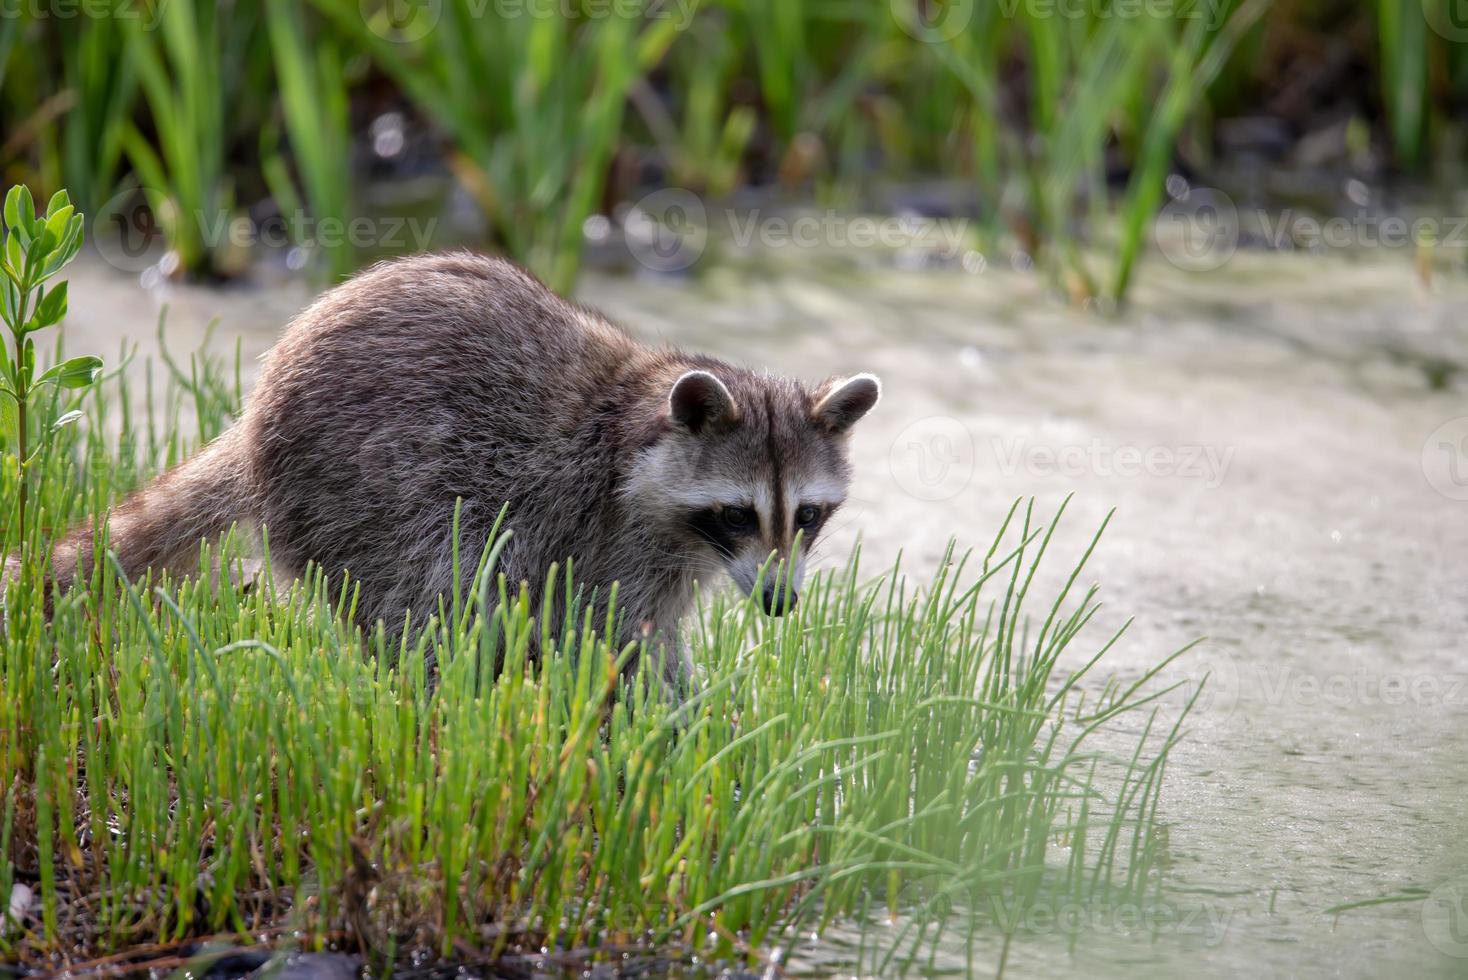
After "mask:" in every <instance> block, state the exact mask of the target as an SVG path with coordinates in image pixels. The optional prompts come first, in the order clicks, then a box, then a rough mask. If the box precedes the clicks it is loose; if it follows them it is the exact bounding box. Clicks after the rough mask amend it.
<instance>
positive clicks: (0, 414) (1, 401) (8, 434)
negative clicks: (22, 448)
mask: <svg viewBox="0 0 1468 980" xmlns="http://www.w3.org/2000/svg"><path fill="white" fill-rule="evenodd" d="M19 424H20V423H19V415H18V413H17V412H16V408H15V398H14V397H3V396H0V439H4V440H5V442H6V444H8V445H11V446H13V445H15V434H16V429H17V428H18V426H19Z"/></svg>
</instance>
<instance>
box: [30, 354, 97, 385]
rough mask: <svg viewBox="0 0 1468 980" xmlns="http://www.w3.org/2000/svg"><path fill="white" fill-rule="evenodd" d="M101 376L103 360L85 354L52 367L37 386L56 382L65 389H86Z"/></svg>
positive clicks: (42, 376)
mask: <svg viewBox="0 0 1468 980" xmlns="http://www.w3.org/2000/svg"><path fill="white" fill-rule="evenodd" d="M101 376H102V358H100V357H97V356H95V355H93V354H84V355H82V356H81V357H73V358H71V359H70V360H67V361H63V362H61V363H60V364H57V365H55V366H53V367H51V368H50V369H48V370H47V371H46V373H45V374H43V375H41V376H40V377H39V378H37V379H36V384H37V385H38V386H39V385H43V384H47V383H49V382H52V381H55V382H56V383H58V384H60V385H61V387H63V388H85V387H87V386H88V385H90V384H93V383H94V382H96V380H97V379H98V378H100V377H101Z"/></svg>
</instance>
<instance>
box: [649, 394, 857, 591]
mask: <svg viewBox="0 0 1468 980" xmlns="http://www.w3.org/2000/svg"><path fill="white" fill-rule="evenodd" d="M880 392H881V389H880V385H879V384H878V381H877V379H876V378H875V377H873V376H872V375H870V374H859V375H856V376H855V377H851V378H843V379H837V380H835V381H830V382H827V383H826V384H825V385H823V386H821V387H820V388H819V389H818V390H816V391H815V392H810V391H807V390H806V389H805V388H803V387H801V386H800V385H797V384H796V383H794V382H790V381H782V380H777V379H773V378H765V377H756V376H753V375H747V374H744V373H742V372H740V373H737V374H736V373H733V372H730V376H729V378H728V384H726V383H725V381H723V380H721V379H720V378H719V377H717V376H715V374H713V373H712V372H710V371H690V372H688V373H687V374H684V375H683V376H682V377H680V378H679V379H678V380H677V382H676V383H675V384H674V385H673V387H672V390H671V391H670V392H669V394H668V401H667V407H666V411H667V422H668V424H667V426H666V429H665V432H664V434H663V436H662V437H661V438H660V439H659V440H658V441H657V443H656V444H654V445H653V446H652V447H651V448H649V449H648V450H646V451H645V452H644V454H643V456H642V458H641V459H640V460H639V465H638V466H637V468H636V471H635V472H634V474H633V478H632V482H631V486H630V487H629V489H630V490H631V491H632V495H633V497H634V498H635V499H637V500H638V501H639V502H640V504H641V506H643V507H646V508H648V510H649V511H652V512H653V513H647V514H644V515H643V516H645V517H647V518H648V519H650V520H653V521H656V522H657V523H658V524H659V525H660V526H662V527H664V528H665V529H666V530H667V531H668V532H669V534H670V536H671V537H672V538H673V539H674V540H676V541H678V542H679V543H680V544H679V547H678V550H679V552H681V554H682V555H683V556H686V557H685V558H684V559H683V560H685V561H691V562H693V563H696V564H697V565H698V566H701V567H703V568H707V569H713V568H718V567H722V568H723V569H724V570H726V571H727V572H728V573H729V576H730V577H731V578H733V579H734V581H735V583H736V584H737V585H738V586H739V588H740V589H741V590H742V591H743V592H744V594H745V595H750V596H753V595H754V594H755V590H756V587H758V588H759V590H760V591H759V595H758V596H757V598H758V600H759V602H760V603H761V605H762V606H763V608H764V610H765V611H766V612H767V613H770V614H771V615H780V614H782V613H784V612H785V611H786V610H788V609H790V608H791V607H793V606H794V605H795V602H796V600H797V599H798V598H799V595H800V589H801V586H802V584H803V582H804V579H805V558H806V555H807V553H808V552H809V549H810V547H811V545H812V544H814V543H815V541H816V539H817V538H818V537H819V536H820V534H821V532H822V530H823V529H824V528H825V527H826V526H827V524H828V523H829V522H830V520H831V517H832V515H834V514H835V513H836V510H837V508H839V507H840V506H841V504H842V503H843V502H844V501H845V499H846V489H847V485H848V484H849V482H850V478H851V467H850V464H849V463H848V462H847V458H846V442H847V439H846V436H847V433H848V432H849V431H850V429H851V427H852V425H854V424H855V423H856V421H857V420H858V419H860V418H861V417H862V416H863V415H865V414H866V413H867V412H868V411H869V410H870V409H871V407H872V406H873V405H875V404H876V403H877V398H878V397H879V395H880ZM797 538H798V542H797Z"/></svg>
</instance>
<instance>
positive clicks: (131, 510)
mask: <svg viewBox="0 0 1468 980" xmlns="http://www.w3.org/2000/svg"><path fill="white" fill-rule="evenodd" d="M253 501H254V494H253V493H252V490H251V479H250V467H249V456H248V453H247V452H246V446H245V445H244V436H243V434H242V433H241V431H240V427H239V426H235V427H234V428H232V429H230V430H229V431H228V432H226V433H224V434H223V435H222V436H220V437H219V438H217V439H215V440H214V441H213V442H211V443H210V444H209V445H208V446H206V447H205V448H204V449H203V450H202V451H200V452H198V453H196V454H195V455H193V456H191V457H190V458H188V459H186V460H184V461H183V462H182V463H180V464H178V465H177V466H175V467H174V468H173V469H171V470H169V471H168V472H167V473H164V474H163V475H162V476H159V477H158V478H157V479H155V480H154V481H153V482H152V483H149V484H148V485H147V486H146V487H144V488H143V489H141V490H139V491H138V492H137V493H135V494H133V495H132V496H131V497H128V498H127V499H126V500H124V501H123V502H122V503H121V504H119V505H118V506H117V507H115V508H113V510H112V513H111V515H110V516H109V517H108V519H107V534H108V540H107V547H108V548H110V549H111V550H112V551H114V552H116V553H117V558H118V562H119V563H120V564H121V566H122V570H123V572H124V573H125V574H126V575H127V577H128V578H129V579H136V578H138V577H140V576H141V575H142V574H143V573H144V572H146V571H148V570H149V569H153V570H154V571H162V570H163V569H174V570H178V571H191V570H194V569H195V568H197V565H198V560H199V544H200V542H201V541H204V540H210V539H213V538H216V537H218V536H219V535H221V534H223V533H224V532H225V531H227V530H229V528H230V527H231V525H233V524H235V523H236V522H244V521H249V520H251V519H252V518H253V517H254V516H255V515H254V511H255V507H254V503H253ZM93 531H94V522H93V521H91V520H88V521H87V522H86V523H84V524H82V525H80V526H78V527H76V528H74V529H73V530H72V531H71V532H70V533H68V534H67V535H66V537H64V538H62V539H61V540H60V541H58V542H57V543H56V546H55V549H54V551H53V552H52V556H51V574H50V577H51V579H52V581H53V582H54V584H55V585H56V586H57V587H59V588H60V589H61V590H62V591H65V590H66V589H67V588H69V587H70V586H71V585H72V583H73V582H75V581H76V580H77V579H79V578H85V577H87V576H89V575H90V574H91V570H92V567H93V558H94V556H93V554H92V549H93ZM8 570H9V569H7V571H8Z"/></svg>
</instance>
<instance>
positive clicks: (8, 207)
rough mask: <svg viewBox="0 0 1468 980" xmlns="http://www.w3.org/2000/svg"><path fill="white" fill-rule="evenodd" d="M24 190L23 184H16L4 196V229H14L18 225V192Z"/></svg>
mask: <svg viewBox="0 0 1468 980" xmlns="http://www.w3.org/2000/svg"><path fill="white" fill-rule="evenodd" d="M23 190H25V185H24V184H16V185H15V186H14V187H12V188H10V190H9V191H7V192H6V194H5V227H7V228H14V227H16V226H17V225H19V224H20V192H21V191H23Z"/></svg>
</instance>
